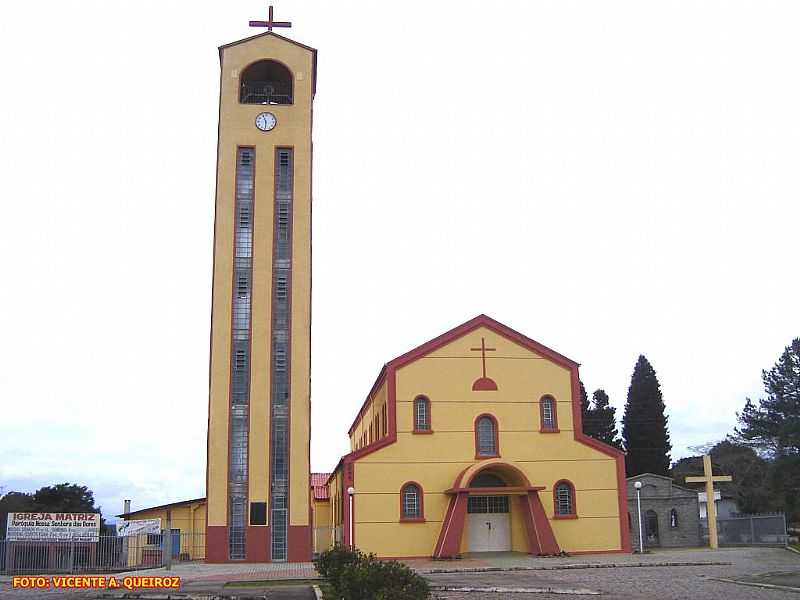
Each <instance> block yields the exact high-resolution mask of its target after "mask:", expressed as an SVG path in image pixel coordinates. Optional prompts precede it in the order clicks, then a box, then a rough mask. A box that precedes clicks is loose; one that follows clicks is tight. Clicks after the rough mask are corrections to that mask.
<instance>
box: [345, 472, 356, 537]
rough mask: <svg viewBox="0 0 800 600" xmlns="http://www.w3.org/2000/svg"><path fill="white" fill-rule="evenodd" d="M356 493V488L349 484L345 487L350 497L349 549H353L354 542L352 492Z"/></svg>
mask: <svg viewBox="0 0 800 600" xmlns="http://www.w3.org/2000/svg"><path fill="white" fill-rule="evenodd" d="M355 493H356V488H354V487H353V486H350V487H349V488H347V496H348V497H349V498H350V549H351V550H355V547H356V546H355V544H354V543H353V494H355Z"/></svg>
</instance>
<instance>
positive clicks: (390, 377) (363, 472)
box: [315, 315, 630, 558]
mask: <svg viewBox="0 0 800 600" xmlns="http://www.w3.org/2000/svg"><path fill="white" fill-rule="evenodd" d="M349 434H350V447H351V452H350V453H349V454H347V455H346V456H344V457H342V459H341V460H340V461H339V463H338V465H337V466H336V468H335V470H334V472H333V473H332V474H331V476H330V478H329V480H328V485H329V488H330V490H329V494H328V495H329V497H330V514H331V519H332V529H333V531H334V535H333V537H334V540H335V541H338V542H340V543H343V544H346V545H351V544H353V545H355V546H356V547H358V548H359V549H361V550H363V551H364V552H374V553H375V554H377V555H378V556H379V557H392V558H409V557H430V556H433V557H436V558H447V557H454V556H457V555H460V554H462V553H465V552H491V551H517V552H525V553H531V554H558V553H560V552H562V551H565V552H568V553H570V554H578V553H589V552H630V540H629V531H628V524H627V500H626V487H625V483H626V482H625V464H624V455H623V453H622V452H620V451H619V450H617V449H616V448H612V447H610V446H608V445H606V444H603V443H602V442H598V441H597V440H595V439H593V438H590V437H588V436H586V435H584V434H583V432H582V426H581V410H580V399H579V380H578V364H577V363H575V362H574V361H572V360H570V359H568V358H566V357H564V356H562V355H561V354H558V353H557V352H555V351H553V350H550V349H549V348H547V347H545V346H543V345H541V344H539V343H538V342H535V341H534V340H532V339H530V338H527V337H525V336H524V335H522V334H520V333H518V332H516V331H514V330H513V329H511V328H509V327H507V326H505V325H503V324H501V323H498V322H497V321H495V320H493V319H491V318H489V317H487V316H485V315H481V316H478V317H476V318H474V319H472V320H471V321H468V322H466V323H464V324H463V325H460V326H458V327H456V328H455V329H452V330H451V331H448V332H447V333H444V334H442V335H440V336H439V337H437V338H435V339H433V340H431V341H429V342H427V343H425V344H423V345H421V346H419V347H417V348H415V349H413V350H411V351H410V352H407V353H406V354H404V355H402V356H400V357H398V358H395V359H394V360H391V361H389V362H388V363H386V365H385V366H384V368H383V369H382V370H381V372H380V374H379V375H378V378H377V380H376V381H375V384H374V385H373V387H372V389H371V390H370V392H369V394H368V395H367V398H366V400H365V401H364V403H363V405H362V407H361V409H360V410H359V411H358V414H357V415H356V416H355V419H354V421H353V424H352V426H351V427H350V431H349ZM322 525H323V524H322V523H315V526H316V527H320V526H322Z"/></svg>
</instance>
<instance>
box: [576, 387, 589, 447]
mask: <svg viewBox="0 0 800 600" xmlns="http://www.w3.org/2000/svg"><path fill="white" fill-rule="evenodd" d="M578 384H579V385H580V392H579V393H580V396H581V421H582V422H583V433H586V434H587V435H588V433H587V429H586V427H587V424H588V423H589V421H591V418H592V415H591V408H590V407H589V396H588V395H587V394H586V387H585V386H584V385H583V382H582V381H581V380H580V379H579V380H578Z"/></svg>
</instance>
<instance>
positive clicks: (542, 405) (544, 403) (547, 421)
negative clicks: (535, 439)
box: [539, 396, 558, 432]
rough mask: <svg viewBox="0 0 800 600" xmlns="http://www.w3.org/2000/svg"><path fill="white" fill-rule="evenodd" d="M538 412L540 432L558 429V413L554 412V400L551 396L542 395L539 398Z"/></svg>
mask: <svg viewBox="0 0 800 600" xmlns="http://www.w3.org/2000/svg"><path fill="white" fill-rule="evenodd" d="M539 414H540V417H541V427H540V431H542V432H555V431H558V413H557V412H556V400H555V398H553V397H552V396H542V399H541V400H539Z"/></svg>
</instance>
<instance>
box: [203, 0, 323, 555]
mask: <svg viewBox="0 0 800 600" xmlns="http://www.w3.org/2000/svg"><path fill="white" fill-rule="evenodd" d="M250 25H251V26H254V27H266V28H267V31H266V32H264V33H261V34H259V35H255V36H253V37H249V38H246V39H243V40H239V41H236V42H232V43H230V44H226V45H224V46H221V47H220V48H219V57H220V100H219V133H218V135H219V138H218V146H217V188H216V204H215V225H214V266H213V269H214V271H213V284H212V309H211V356H210V382H209V415H208V464H207V474H206V495H207V498H208V505H207V506H208V512H207V527H206V559H207V560H208V561H209V562H229V561H245V562H265V561H291V562H296V561H307V560H310V559H311V552H312V545H311V523H310V522H309V441H310V425H311V424H310V413H311V410H310V409H311V404H310V370H311V347H310V343H311V112H312V103H313V99H314V92H315V83H316V54H317V53H316V50H314V49H313V48H310V47H308V46H305V45H303V44H299V43H297V42H295V41H293V40H290V39H288V38H286V37H283V36H280V35H278V34H276V33H274V32H273V31H272V30H273V28H275V27H287V26H289V25H291V24H290V23H284V22H276V21H273V19H272V7H270V9H269V20H268V21H251V22H250Z"/></svg>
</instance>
